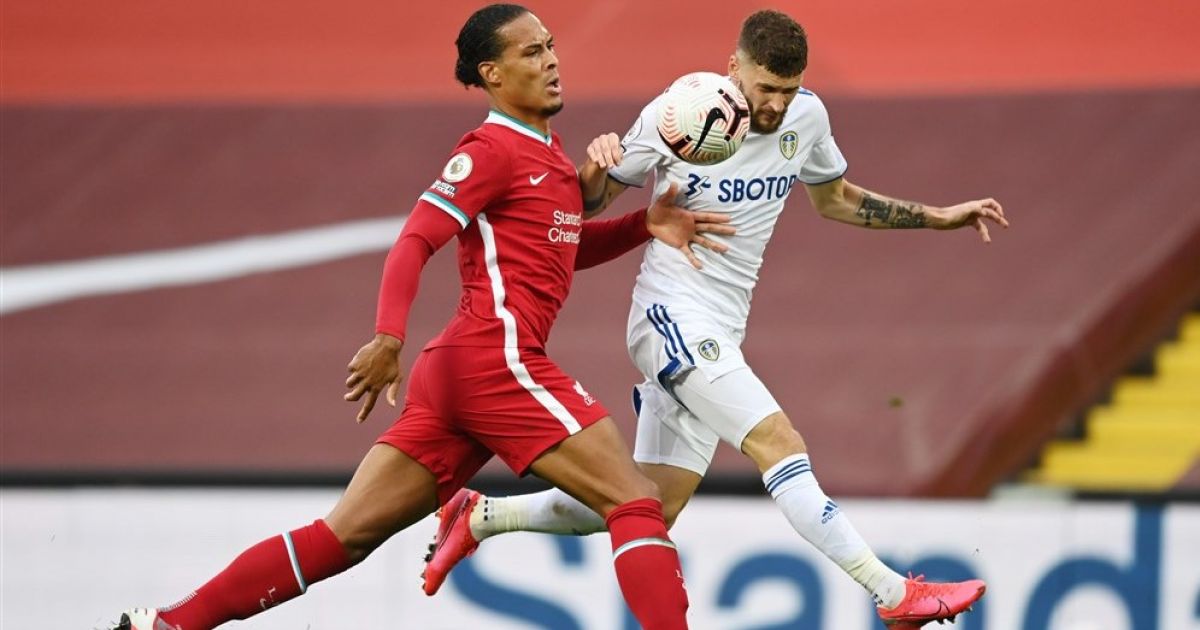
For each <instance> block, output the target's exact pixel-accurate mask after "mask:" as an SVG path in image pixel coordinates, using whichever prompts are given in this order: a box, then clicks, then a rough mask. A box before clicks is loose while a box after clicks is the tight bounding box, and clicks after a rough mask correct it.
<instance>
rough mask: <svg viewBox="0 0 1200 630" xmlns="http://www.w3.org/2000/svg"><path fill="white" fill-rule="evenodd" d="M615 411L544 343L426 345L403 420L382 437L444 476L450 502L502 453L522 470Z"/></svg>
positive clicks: (443, 490)
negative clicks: (557, 360) (531, 345)
mask: <svg viewBox="0 0 1200 630" xmlns="http://www.w3.org/2000/svg"><path fill="white" fill-rule="evenodd" d="M607 415H608V410H606V409H605V408H604V405H601V404H600V403H599V402H598V401H597V400H596V399H594V398H592V396H591V395H590V394H588V393H587V391H585V390H584V389H583V387H582V386H581V385H580V384H579V381H576V380H575V379H573V378H571V377H570V376H567V374H566V373H565V372H563V371H562V370H561V369H559V367H558V366H557V365H555V364H554V362H553V361H551V360H550V359H549V358H548V357H546V354H545V352H544V351H542V350H529V349H520V350H517V349H511V348H510V349H508V350H505V349H503V348H472V347H438V348H430V349H426V350H423V351H422V352H421V354H420V355H419V356H418V357H417V360H416V363H414V364H413V367H412V371H411V373H410V374H409V377H408V393H407V395H406V396H405V401H404V411H403V412H402V413H401V414H400V419H399V420H397V421H396V423H395V424H393V425H392V426H391V428H389V429H388V430H387V431H385V432H384V433H383V435H381V436H379V440H378V442H380V443H383V444H390V445H392V446H394V447H396V448H398V449H400V450H401V451H403V452H404V453H405V454H407V455H408V456H409V457H412V458H413V459H415V460H417V461H418V462H420V463H421V465H423V466H425V467H426V468H428V469H429V471H430V472H432V473H433V475H434V477H436V478H437V483H438V501H439V503H445V502H446V501H448V500H449V499H450V497H452V496H454V493H455V492H457V491H458V489H459V488H461V487H463V486H464V485H466V483H467V481H468V480H469V479H470V478H471V477H473V476H474V475H475V473H476V472H478V471H479V469H480V468H482V467H483V465H484V464H486V463H487V461H488V460H489V459H491V458H492V455H493V454H495V455H499V456H500V459H502V460H504V463H505V464H508V467H509V468H512V469H513V471H514V472H516V473H517V474H518V475H524V474H525V473H526V472H527V471H528V469H529V465H530V464H532V463H533V461H534V460H536V459H537V458H538V456H540V455H541V454H542V453H544V452H546V450H547V449H549V448H550V447H552V446H554V445H555V444H558V443H559V442H561V441H563V440H564V439H566V438H567V437H568V436H570V435H573V434H575V433H577V432H578V431H579V430H581V429H582V428H584V427H587V426H589V425H592V424H594V423H595V422H596V421H598V420H600V419H601V418H604V417H605V416H607Z"/></svg>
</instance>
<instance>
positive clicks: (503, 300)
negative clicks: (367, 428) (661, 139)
mask: <svg viewBox="0 0 1200 630" xmlns="http://www.w3.org/2000/svg"><path fill="white" fill-rule="evenodd" d="M456 43H457V46H458V55H459V58H458V63H457V67H456V68H455V75H456V77H457V79H458V80H459V81H460V82H462V83H463V84H464V85H466V86H476V87H480V88H482V89H483V90H484V91H485V92H486V93H487V95H488V100H489V102H490V106H491V111H490V112H489V113H488V116H487V119H486V120H485V121H484V123H483V124H482V125H481V126H480V127H479V128H478V129H476V130H474V131H472V132H470V133H468V134H467V135H466V136H464V137H463V138H462V140H461V141H460V142H459V144H458V147H456V148H455V150H454V151H453V153H452V155H451V157H450V159H449V161H448V162H447V163H446V166H445V168H444V169H443V170H442V172H441V176H440V177H439V178H438V179H437V180H436V181H435V182H434V183H433V185H432V186H430V187H429V189H428V190H426V191H425V192H424V193H423V194H422V195H421V197H420V199H419V200H418V201H417V204H416V207H415V208H413V211H412V213H411V214H410V216H409V219H408V221H407V223H406V224H405V226H404V230H403V231H402V232H401V234H400V237H399V239H397V241H396V244H395V246H394V247H393V248H392V250H391V252H390V254H389V255H388V258H387V262H386V264H385V267H384V272H383V281H382V287H381V289H380V298H379V309H378V314H377V323H376V333H377V334H376V336H375V338H374V340H372V341H371V342H370V343H368V344H367V345H365V346H363V347H362V348H361V349H360V350H359V351H358V353H357V354H356V355H355V356H354V359H353V360H352V361H351V362H350V366H349V369H350V377H349V379H348V380H347V381H346V385H347V387H348V388H350V392H349V393H347V394H346V399H347V400H351V401H357V400H362V401H363V402H362V408H361V410H360V412H359V414H358V419H359V421H360V422H361V421H363V420H365V419H366V418H367V415H368V414H369V413H370V412H371V409H372V408H373V407H374V405H375V402H376V400H377V398H378V396H380V395H381V394H384V395H386V396H387V398H388V399H389V401H391V402H393V404H394V402H395V397H396V394H397V390H398V385H399V383H400V380H401V374H400V369H399V353H400V349H401V347H402V346H403V344H404V339H405V323H406V321H407V316H408V310H409V306H410V305H411V303H412V301H413V298H414V297H415V295H416V292H417V283H418V278H419V276H420V272H421V269H422V268H423V267H424V265H425V263H426V261H427V260H428V259H429V257H430V256H431V255H433V253H434V252H435V251H437V250H438V249H439V248H440V247H442V246H443V245H445V244H446V243H447V242H448V241H449V240H450V239H451V238H453V237H455V236H457V237H458V243H459V245H458V266H459V271H460V274H461V276H462V286H463V293H462V299H461V300H460V302H459V307H458V311H457V313H456V314H455V315H454V317H453V318H452V319H451V321H450V323H449V324H448V325H447V326H446V328H445V329H444V330H443V331H442V333H441V334H439V335H438V336H437V337H436V338H435V339H434V340H433V341H431V342H429V344H427V345H426V347H425V348H424V349H423V350H422V351H421V353H420V354H419V355H418V356H417V358H416V361H415V363H414V364H413V367H412V374H411V377H410V378H409V383H408V393H407V396H406V399H405V403H404V410H403V413H402V414H401V416H400V419H399V420H397V421H396V423H395V424H393V425H392V427H391V428H389V429H388V430H386V431H385V432H384V433H383V435H382V436H381V437H380V438H379V440H378V443H377V444H375V446H374V447H372V448H371V449H370V451H368V453H367V454H366V456H365V457H364V458H363V461H362V463H361V464H360V465H359V468H358V470H357V472H356V473H355V475H354V478H353V479H352V480H351V481H350V485H349V487H348V488H347V489H346V492H345V494H344V495H343V496H342V498H341V500H339V501H338V503H337V505H336V506H334V508H333V510H332V511H331V512H330V513H329V514H328V515H327V516H326V517H325V518H324V519H318V520H316V521H314V522H313V523H312V524H310V525H307V526H305V527H301V528H299V529H296V530H293V531H291V532H288V533H285V534H283V535H281V536H276V537H273V538H270V539H267V540H265V541H262V542H260V543H258V544H257V545H255V546H253V547H250V548H249V549H247V550H246V551H245V552H243V553H242V554H241V555H240V556H238V557H237V558H236V559H234V561H233V562H232V563H231V564H230V565H229V566H228V567H227V568H226V569H225V570H224V571H222V572H221V573H220V574H218V575H217V576H216V577H214V578H213V579H212V580H210V581H209V582H208V583H206V584H204V585H203V586H201V587H200V588H199V589H197V590H196V591H195V592H193V593H191V594H189V595H188V596H187V597H185V598H184V599H183V600H182V601H180V602H179V603H177V604H174V605H172V606H168V607H165V608H158V609H145V608H140V609H132V610H129V611H126V612H125V613H123V614H122V617H121V620H120V621H119V622H118V624H117V626H116V627H117V628H118V629H120V630H208V629H209V628H213V627H216V626H218V625H220V624H222V623H224V622H226V621H230V620H234V619H244V618H246V617H249V616H251V615H254V614H256V613H259V612H262V611H263V610H265V609H267V608H270V607H272V606H275V605H278V604H280V603H283V602H285V601H287V600H289V599H292V598H295V597H297V596H299V595H301V594H303V593H304V591H305V590H306V589H307V588H308V586H309V585H311V584H313V583H314V582H317V581H319V580H323V579H325V578H328V577H331V576H333V575H336V574H338V573H341V572H342V571H345V570H346V569H348V568H350V567H351V566H353V565H354V564H356V563H357V562H359V561H361V560H362V559H363V558H365V557H366V556H367V555H368V554H369V553H371V552H372V551H373V550H374V549H376V548H377V547H378V546H379V545H380V544H382V543H383V542H384V541H385V540H387V539H388V538H389V537H391V536H392V535H393V534H395V533H396V532H399V531H400V530H402V529H404V528H406V527H408V526H409V525H412V524H413V523H415V522H417V521H418V520H420V519H422V518H424V517H425V516H427V515H428V514H429V513H431V512H432V511H434V509H436V508H437V506H438V505H441V504H442V503H444V502H445V501H446V500H447V499H449V498H450V497H451V496H453V495H454V493H455V492H456V491H457V490H458V489H459V488H461V487H462V486H463V484H465V483H466V481H467V480H468V479H470V478H471V476H473V475H474V474H475V473H476V472H477V471H478V470H479V468H480V467H481V466H483V464H484V463H485V462H487V461H488V460H489V459H491V457H492V455H493V454H495V455H498V456H500V458H501V459H502V460H504V462H505V463H506V464H508V465H509V467H511V468H512V469H513V471H515V472H516V473H518V474H522V475H523V474H526V473H528V472H532V473H534V474H536V475H538V476H539V477H541V478H543V479H546V480H547V481H549V482H550V483H553V484H554V485H555V486H557V487H559V488H561V489H562V490H564V491H566V492H567V493H568V494H570V495H572V496H574V497H576V498H578V499H579V500H580V501H582V502H583V503H584V504H586V505H587V506H588V507H589V508H591V509H592V510H595V511H596V512H597V513H599V514H601V515H603V516H604V517H605V519H606V522H607V525H608V530H609V532H610V533H611V536H612V544H613V563H614V565H615V568H616V573H617V581H618V583H619V584H620V587H621V591H622V593H623V594H624V596H625V599H626V602H627V603H628V604H629V608H630V609H631V610H632V611H633V613H634V616H635V617H636V618H637V620H638V621H639V622H640V623H641V625H642V627H643V628H646V629H647V630H661V629H671V630H675V629H679V628H686V627H687V621H686V619H685V614H686V610H687V605H688V604H687V594H686V591H685V590H684V585H683V579H682V576H681V573H680V567H679V557H678V555H677V554H676V551H675V546H674V544H673V543H672V542H671V540H670V538H669V537H668V535H667V528H666V525H665V524H664V522H663V515H662V505H661V503H660V501H659V497H658V490H657V487H656V486H655V484H654V483H653V482H651V481H650V480H649V479H647V478H646V477H645V476H643V475H642V474H641V472H640V471H639V470H638V468H637V466H636V465H635V464H634V463H633V459H632V457H631V455H630V450H629V447H628V446H627V445H626V444H625V441H624V440H623V438H622V437H621V435H620V433H619V432H618V430H617V427H616V425H615V423H614V422H613V421H612V419H611V418H610V417H609V415H608V412H607V411H606V410H605V409H604V407H603V406H602V405H601V404H600V403H599V402H598V401H596V400H595V399H594V398H593V397H592V396H591V395H589V394H588V393H587V390H586V389H585V388H584V387H583V386H582V385H581V384H580V383H579V382H578V381H576V380H575V379H574V378H572V377H570V376H568V375H567V374H566V373H564V372H563V371H562V370H561V369H559V367H558V366H557V365H555V364H554V362H553V361H551V360H550V359H549V358H548V357H547V356H546V353H545V350H544V346H545V343H546V339H547V336H548V335H549V333H550V328H551V326H552V325H553V323H554V319H555V317H556V315H557V314H558V311H559V309H560V308H561V306H562V304H563V301H564V300H565V299H566V297H567V292H568V290H569V289H570V286H571V279H572V276H573V273H574V270H575V269H582V268H585V267H588V266H592V265H595V264H599V263H601V262H604V261H607V260H610V259H612V258H615V257H617V256H619V255H620V254H622V253H624V252H626V251H629V250H630V249H633V248H634V247H636V246H638V245H640V244H642V243H644V242H646V241H647V240H649V239H650V238H651V237H652V236H653V237H657V238H659V239H660V240H663V241H664V242H667V243H669V244H670V245H673V246H675V247H677V248H679V249H680V250H681V252H680V255H681V256H688V254H690V250H689V247H690V245H691V244H692V243H700V244H702V245H706V246H713V247H717V248H718V249H720V248H719V247H718V246H716V245H715V244H713V243H711V242H709V241H707V240H706V239H704V238H703V237H702V236H698V235H697V234H696V232H697V231H710V232H716V233H725V234H729V233H732V229H731V228H729V227H728V226H722V225H717V224H718V223H721V222H723V221H724V218H723V217H718V216H716V215H709V214H706V213H695V212H684V211H682V210H680V209H678V208H676V207H674V206H673V205H672V203H671V200H672V199H673V198H674V190H671V191H668V193H667V194H665V195H663V196H662V197H660V198H659V199H658V200H657V201H656V202H655V203H654V204H653V205H652V206H650V208H648V209H645V210H641V211H638V212H635V213H631V214H629V215H626V216H624V217H621V218H618V219H614V220H609V221H596V222H592V221H586V222H585V221H583V199H582V195H581V192H580V186H579V179H578V176H577V173H576V170H575V167H574V166H573V165H572V164H571V163H570V161H569V160H568V159H567V156H566V154H565V153H564V152H563V149H562V145H561V143H560V141H559V139H558V136H556V135H554V134H553V133H551V132H550V118H551V117H552V116H553V115H554V114H555V113H557V112H558V111H559V110H560V109H561V108H562V95H561V94H562V86H561V84H560V82H559V75H558V59H557V56H556V55H555V52H554V43H553V38H552V37H551V36H550V33H549V32H548V31H547V30H546V28H545V27H544V26H543V25H542V23H541V22H540V21H539V20H538V19H537V17H535V16H534V15H533V14H532V13H530V12H529V11H528V10H526V9H524V8H523V7H519V6H516V5H491V6H488V7H485V8H483V9H480V10H479V11H477V12H476V13H475V14H473V15H472V16H471V17H470V18H469V19H468V20H467V22H466V24H465V25H464V26H463V28H462V30H461V32H460V33H459V37H458V40H457V42H456ZM595 167H596V165H595V164H588V163H585V164H584V166H583V168H595Z"/></svg>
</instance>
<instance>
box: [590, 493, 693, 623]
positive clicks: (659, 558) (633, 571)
mask: <svg viewBox="0 0 1200 630" xmlns="http://www.w3.org/2000/svg"><path fill="white" fill-rule="evenodd" d="M606 521H607V523H608V533H609V535H610V536H611V537H612V544H613V566H614V567H615V568H616V570H617V582H618V583H619V584H620V585H621V594H623V595H624V596H625V603H626V604H628V605H629V610H631V611H633V616H634V617H636V618H637V620H638V622H639V623H641V624H642V628H643V629H644V630H680V629H686V628H687V617H686V615H687V608H688V599H687V590H685V589H684V585H683V571H682V570H681V569H680V568H679V554H678V553H676V551H675V543H672V542H671V539H670V537H668V536H667V524H666V521H664V520H663V514H662V504H661V503H659V502H658V501H655V500H654V499H638V500H636V501H630V502H628V503H625V504H622V505H619V506H617V509H615V510H613V511H612V512H611V513H609V515H608V518H607V519H606Z"/></svg>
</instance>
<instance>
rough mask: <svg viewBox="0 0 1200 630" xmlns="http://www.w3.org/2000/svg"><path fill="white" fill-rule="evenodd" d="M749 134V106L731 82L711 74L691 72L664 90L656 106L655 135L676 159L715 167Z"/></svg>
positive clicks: (740, 144)
mask: <svg viewBox="0 0 1200 630" xmlns="http://www.w3.org/2000/svg"><path fill="white" fill-rule="evenodd" d="M749 130H750V106H749V105H747V104H746V97H745V96H743V95H742V91H741V90H739V89H738V88H737V87H736V86H735V85H734V84H733V82H732V81H730V80H729V79H728V78H727V77H723V76H721V75H719V74H716V73H714V72H693V73H691V74H685V75H683V76H682V77H679V78H678V79H676V80H675V82H674V83H672V84H671V87H669V88H667V91H666V92H665V93H664V94H663V96H662V100H660V101H659V105H658V135H659V137H661V138H662V140H663V142H665V143H666V144H667V146H668V147H670V149H671V151H672V152H673V153H675V155H677V156H679V159H681V160H683V161H685V162H690V163H692V164H701V165H708V164H716V163H718V162H721V161H724V160H727V159H729V157H730V156H732V155H733V154H734V152H735V151H737V150H738V147H740V146H742V141H743V140H745V139H746V132H747V131H749Z"/></svg>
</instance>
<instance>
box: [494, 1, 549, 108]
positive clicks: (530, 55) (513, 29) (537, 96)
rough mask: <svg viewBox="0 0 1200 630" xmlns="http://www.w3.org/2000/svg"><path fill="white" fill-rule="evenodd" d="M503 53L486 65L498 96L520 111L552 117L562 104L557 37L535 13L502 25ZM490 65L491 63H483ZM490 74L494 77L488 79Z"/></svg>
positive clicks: (498, 98) (496, 96)
mask: <svg viewBox="0 0 1200 630" xmlns="http://www.w3.org/2000/svg"><path fill="white" fill-rule="evenodd" d="M499 34H500V36H501V37H502V38H503V40H504V42H505V47H504V52H503V53H502V54H501V55H500V58H499V59H498V60H496V61H494V62H489V63H490V65H491V68H483V67H481V70H482V71H483V72H484V74H483V76H484V77H485V78H488V81H489V84H490V87H491V91H492V93H493V95H494V96H495V98H496V99H497V100H499V101H501V102H503V103H505V104H507V105H509V106H511V107H513V108H514V109H517V110H518V111H523V112H528V113H530V114H533V115H535V116H545V117H549V116H553V115H554V114H557V113H558V112H559V110H561V109H562V107H563V100H562V87H561V85H560V84H559V80H558V56H557V55H556V54H554V37H553V36H551V35H550V31H547V30H546V27H544V26H542V22H541V21H540V20H538V19H537V17H536V16H535V15H533V14H532V13H526V14H524V15H522V16H521V17H519V18H517V19H515V20H513V21H511V22H509V23H508V24H505V25H504V26H503V27H501V28H500V32H499ZM483 65H485V66H486V65H489V64H483ZM489 73H491V76H492V77H495V80H492V79H491V78H489Z"/></svg>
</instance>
